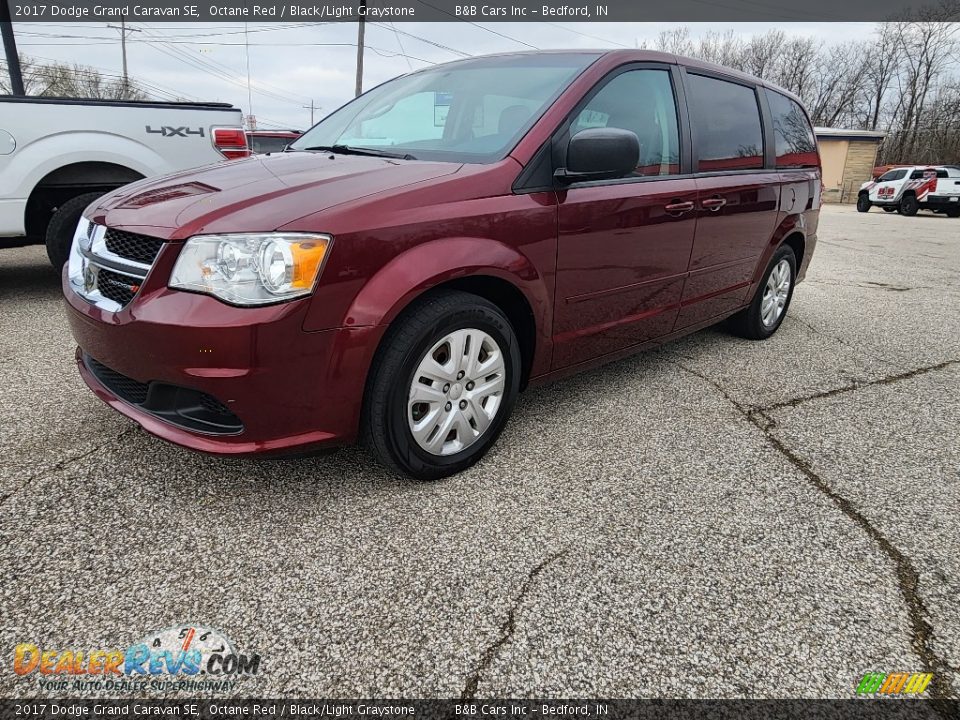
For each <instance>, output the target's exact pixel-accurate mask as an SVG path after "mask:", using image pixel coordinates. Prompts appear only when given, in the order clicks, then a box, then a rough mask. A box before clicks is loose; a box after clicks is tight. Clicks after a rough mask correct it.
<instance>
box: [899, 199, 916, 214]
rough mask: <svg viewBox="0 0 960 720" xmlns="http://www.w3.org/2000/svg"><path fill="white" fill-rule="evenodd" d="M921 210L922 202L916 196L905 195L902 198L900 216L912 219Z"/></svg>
mask: <svg viewBox="0 0 960 720" xmlns="http://www.w3.org/2000/svg"><path fill="white" fill-rule="evenodd" d="M919 209H920V202H919V201H918V200H917V196H916V195H912V194H911V195H904V196H903V197H902V198H900V214H901V215H907V216H910V217H912V216H913V215H916V214H917V211H918V210H919Z"/></svg>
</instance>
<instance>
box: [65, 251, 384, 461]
mask: <svg viewBox="0 0 960 720" xmlns="http://www.w3.org/2000/svg"><path fill="white" fill-rule="evenodd" d="M178 250H179V248H177V247H176V246H173V245H166V246H164V248H163V250H162V251H161V253H160V255H159V256H158V258H157V261H156V263H155V264H154V267H153V270H152V271H151V273H150V276H148V277H147V279H146V281H145V282H144V285H143V287H142V288H141V289H140V291H139V293H138V294H137V296H136V298H135V299H134V300H133V301H132V302H131V303H130V304H128V305H127V306H125V307H123V308H122V309H120V310H119V311H117V312H110V311H107V310H104V309H103V308H99V307H97V306H95V305H93V304H91V303H90V302H88V301H87V300H85V299H84V298H82V297H81V296H79V295H78V294H77V293H76V292H75V291H74V290H73V289H72V288H71V286H70V283H69V281H68V280H67V277H66V273H65V274H64V283H63V289H64V295H65V298H66V310H67V317H68V320H69V323H70V328H71V330H72V332H73V336H74V338H75V339H76V341H77V344H78V346H79V349H78V351H77V363H78V366H79V369H80V375H81V377H82V378H83V380H84V381H85V382H86V383H87V385H88V386H89V387H90V388H91V389H92V390H93V391H94V393H95V394H96V395H97V396H98V397H99V398H100V399H101V400H103V401H104V402H106V403H107V404H108V405H110V406H111V407H113V408H114V409H115V410H117V411H119V412H121V413H123V414H124V415H126V416H127V417H129V418H132V419H133V420H135V421H136V422H137V423H139V424H140V425H141V426H142V427H143V428H144V429H145V430H147V431H148V432H150V433H152V434H153V435H156V436H158V437H161V438H163V439H165V440H169V441H171V442H174V443H176V444H178V445H183V446H186V447H189V448H192V449H195V450H200V451H204V452H209V453H216V454H241V453H282V452H292V451H308V450H310V449H312V448H322V447H325V446H329V445H339V444H346V443H350V442H353V441H355V439H356V435H357V427H358V424H359V417H360V408H361V404H362V398H363V387H364V383H365V380H366V370H367V367H368V366H369V362H370V358H371V356H372V352H373V349H374V348H376V345H377V343H378V342H379V339H380V336H381V334H382V331H383V328H382V327H379V326H376V327H372V326H366V327H357V328H337V329H332V330H322V331H316V332H305V331H304V330H303V320H304V317H305V315H306V312H307V308H308V306H309V302H310V298H304V299H302V300H296V301H293V302H289V303H284V304H280V305H273V306H267V307H256V308H237V307H232V306H229V305H226V304H224V303H222V302H220V301H219V300H216V299H215V298H212V297H208V296H205V295H197V294H193V293H187V292H179V291H173V290H169V289H167V287H166V284H165V281H162V280H158V278H166V277H168V276H169V270H170V268H171V267H172V264H173V262H174V261H175V256H176V254H177V251H178ZM94 361H95V362H94ZM102 368H106V369H107V371H108V372H112V373H115V374H118V375H119V376H121V378H122V379H127V380H130V381H133V383H134V385H136V384H139V385H142V386H146V387H148V388H149V389H150V390H149V392H150V393H151V397H152V398H153V396H154V394H155V391H156V394H158V395H159V396H160V400H157V399H156V398H153V400H151V401H143V402H137V401H138V400H143V398H142V397H137V396H135V395H131V394H129V393H127V392H124V389H123V385H122V384H121V385H118V384H117V382H111V381H110V380H111V378H113V376H111V375H109V374H106V375H105V374H104V372H103V371H102ZM98 369H99V370H101V372H97V370H98ZM114 379H115V378H114ZM105 380H106V381H105ZM170 387H172V388H174V389H179V390H183V393H181V394H179V395H178V394H177V392H174V395H176V398H171V397H169V395H170V391H168V390H167V388H170ZM163 393H166V396H164V394H163ZM199 394H202V395H203V396H206V397H208V398H210V399H212V400H213V401H214V402H213V403H212V404H211V406H212V408H213V409H214V410H216V409H217V408H218V407H219V408H222V409H224V410H226V411H228V413H229V415H232V416H234V417H235V418H236V420H237V421H238V422H237V423H236V424H235V425H234V426H232V427H231V426H230V424H229V423H222V427H219V428H218V427H217V426H216V423H214V424H212V425H206V426H205V425H204V424H203V423H202V422H201V423H200V424H197V423H196V422H193V423H191V420H194V421H195V420H196V419H197V417H198V413H197V412H196V411H187V412H181V410H183V408H184V407H187V406H190V407H192V406H195V405H196V404H197V402H199V401H197V397H198V395H199ZM184 398H186V399H184ZM195 401H196V402H195ZM201 404H203V403H201ZM199 416H200V419H201V420H202V419H203V418H204V416H203V414H202V413H200V414H199ZM225 417H226V416H225ZM207 419H209V418H207Z"/></svg>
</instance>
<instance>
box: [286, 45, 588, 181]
mask: <svg viewBox="0 0 960 720" xmlns="http://www.w3.org/2000/svg"><path fill="white" fill-rule="evenodd" d="M596 58H597V55H596V54H593V53H546V54H531V55H505V56H499V57H489V58H481V59H479V60H464V61H459V62H454V63H450V64H446V65H439V66H437V67H435V68H430V69H428V70H422V71H420V72H416V73H412V74H410V75H404V76H401V77H398V78H395V79H394V80H391V81H389V82H386V83H384V84H383V85H380V86H379V87H376V88H374V89H373V90H371V91H369V92H368V93H366V94H364V95H361V96H360V97H358V98H357V99H355V100H353V101H352V102H350V103H348V104H346V105H344V106H343V107H342V108H340V109H339V110H337V111H336V112H334V113H332V114H331V115H328V116H327V117H326V118H324V119H323V120H321V121H320V122H319V123H318V124H317V125H315V126H314V127H313V128H312V129H310V130H309V131H307V132H306V133H305V134H304V135H303V136H302V137H301V138H300V139H298V140H297V141H296V142H294V143H293V144H292V145H291V146H290V149H291V150H311V149H318V150H319V149H326V150H329V149H333V150H334V151H337V150H338V149H339V150H341V151H349V150H354V151H355V150H357V149H359V150H363V149H370V150H376V151H379V153H380V154H383V155H388V154H389V155H390V156H394V155H395V156H397V157H407V158H413V159H417V160H445V161H450V162H464V163H484V162H494V161H496V160H501V159H503V158H504V157H505V156H506V155H507V153H508V152H510V150H512V149H513V147H514V145H515V144H516V143H517V142H518V141H519V140H520V138H521V137H523V134H524V133H525V132H526V131H527V130H529V129H530V127H531V126H532V125H533V124H534V123H535V122H536V121H537V120H538V119H539V118H540V116H541V115H542V114H543V113H544V111H546V109H547V108H548V107H549V106H550V104H551V103H552V102H553V101H554V100H555V99H556V98H557V97H558V96H559V95H560V93H561V92H563V90H564V89H565V88H566V87H567V85H569V83H570V82H571V81H572V80H573V79H574V78H575V77H576V76H577V75H579V74H580V72H581V71H582V70H583V69H584V68H585V67H587V65H589V64H590V63H591V62H593V61H594V60H595V59H596Z"/></svg>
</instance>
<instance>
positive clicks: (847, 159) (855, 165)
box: [819, 138, 879, 203]
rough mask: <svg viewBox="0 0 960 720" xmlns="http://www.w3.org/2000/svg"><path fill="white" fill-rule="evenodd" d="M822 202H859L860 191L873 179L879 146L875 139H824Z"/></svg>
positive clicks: (820, 141) (821, 150)
mask: <svg viewBox="0 0 960 720" xmlns="http://www.w3.org/2000/svg"><path fill="white" fill-rule="evenodd" d="M819 145H820V161H821V163H822V164H823V201H824V202H846V203H852V202H856V201H857V190H858V189H859V188H860V186H861V185H862V184H863V183H865V182H866V181H867V180H869V179H870V178H871V177H873V167H874V164H875V163H876V159H877V148H878V147H879V142H878V141H877V140H874V139H870V140H860V139H857V138H852V139H843V138H822V139H820V140H819Z"/></svg>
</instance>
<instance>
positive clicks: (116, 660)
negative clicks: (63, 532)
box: [13, 625, 260, 691]
mask: <svg viewBox="0 0 960 720" xmlns="http://www.w3.org/2000/svg"><path fill="white" fill-rule="evenodd" d="M13 671H14V672H15V673H16V674H17V675H33V674H36V675H37V677H38V680H39V683H40V688H41V689H43V690H64V691H106V690H113V691H124V690H134V691H144V690H164V691H169V690H188V691H190V690H215V691H217V690H222V691H229V690H232V689H233V688H234V687H236V685H237V682H238V681H239V679H242V678H245V677H250V676H254V675H256V674H257V673H259V672H260V655H258V654H257V653H239V652H237V651H236V649H235V648H234V646H233V643H232V642H231V641H230V639H229V638H228V637H227V636H226V635H224V634H223V633H221V632H220V631H219V630H214V629H213V628H209V627H203V626H201V625H177V626H174V627H169V628H166V629H164V630H158V631H156V632H152V633H148V634H147V635H146V636H145V637H144V638H142V639H141V640H139V641H138V642H135V643H134V644H132V645H130V647H128V648H127V649H126V650H119V649H101V650H86V649H51V648H41V647H39V646H37V645H34V644H32V643H21V644H19V645H17V646H16V647H15V648H14V651H13Z"/></svg>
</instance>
